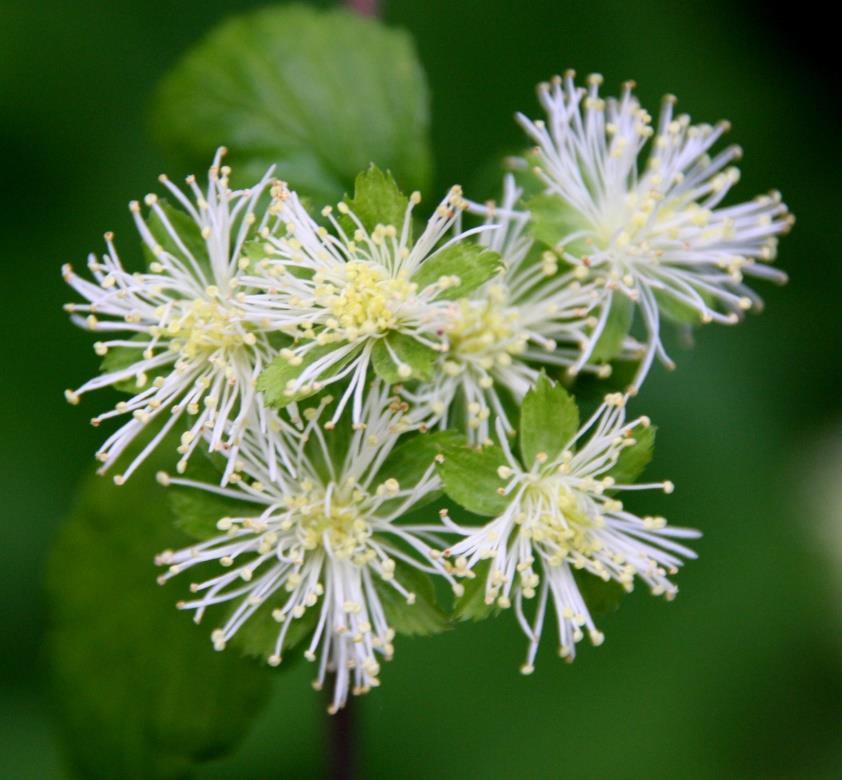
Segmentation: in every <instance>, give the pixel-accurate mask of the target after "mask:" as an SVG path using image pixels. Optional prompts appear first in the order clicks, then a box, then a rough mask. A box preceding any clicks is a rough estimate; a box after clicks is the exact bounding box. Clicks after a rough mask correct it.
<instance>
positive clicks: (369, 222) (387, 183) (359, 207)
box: [340, 163, 409, 237]
mask: <svg viewBox="0 0 842 780" xmlns="http://www.w3.org/2000/svg"><path fill="white" fill-rule="evenodd" d="M345 203H347V204H348V207H349V208H350V209H351V211H353V212H354V214H356V215H357V217H358V218H359V220H360V222H362V223H363V226H364V227H365V229H366V230H367V231H368V232H369V233H371V232H372V231H373V230H374V228H375V227H376V226H377V225H393V226H394V227H395V228H397V231H398V235H400V231H401V228H402V227H403V221H404V216H405V214H406V209H407V207H408V206H409V198H407V197H406V195H404V194H403V193H402V192H401V191H400V190H399V189H398V185H397V184H396V183H395V180H394V179H393V178H392V174H391V173H390V172H389V171H385V172H384V171H381V170H380V169H379V168H378V167H377V166H376V165H374V163H372V164H371V165H370V166H369V167H368V169H367V170H365V171H362V172H361V173H358V174H357V178H356V179H355V180H354V197H353V198H348V197H347V196H346V198H345ZM340 224H342V226H343V228H344V229H345V231H346V232H347V233H348V235H349V236H352V237H353V235H354V231H355V230H356V225H355V224H354V223H353V222H352V221H351V219H349V218H348V217H342V218H340Z"/></svg>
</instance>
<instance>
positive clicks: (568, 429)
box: [519, 374, 579, 468]
mask: <svg viewBox="0 0 842 780" xmlns="http://www.w3.org/2000/svg"><path fill="white" fill-rule="evenodd" d="M578 430H579V409H578V407H577V406H576V401H575V400H574V399H573V396H571V395H570V393H568V392H567V391H566V390H565V389H564V388H563V387H562V386H561V385H560V384H556V383H555V382H552V381H551V380H549V379H548V378H547V377H546V375H544V374H541V375H540V376H539V377H538V381H537V382H536V383H535V387H533V388H531V389H530V390H529V391H528V392H527V393H526V396H525V397H524V399H523V405H522V406H521V408H520V430H519V434H520V452H521V456H522V458H523V463H524V465H525V466H526V467H527V468H531V467H532V464H533V463H534V462H535V456H536V455H537V454H538V453H539V452H544V453H546V454H547V456H549V458H550V459H552V458H554V457H555V456H556V455H558V454H559V453H560V452H561V450H562V449H563V448H564V445H565V444H567V442H568V441H570V439H571V438H573V436H574V435H575V433H576V431H578Z"/></svg>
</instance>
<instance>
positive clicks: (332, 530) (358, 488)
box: [157, 388, 459, 712]
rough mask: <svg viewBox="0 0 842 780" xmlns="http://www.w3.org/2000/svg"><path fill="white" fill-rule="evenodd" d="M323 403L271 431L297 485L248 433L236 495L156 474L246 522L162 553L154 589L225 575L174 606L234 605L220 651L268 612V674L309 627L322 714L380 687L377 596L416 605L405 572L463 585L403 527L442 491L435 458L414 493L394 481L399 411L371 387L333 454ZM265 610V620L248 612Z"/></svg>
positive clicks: (386, 628) (424, 532)
mask: <svg viewBox="0 0 842 780" xmlns="http://www.w3.org/2000/svg"><path fill="white" fill-rule="evenodd" d="M330 403H332V399H330V398H325V399H323V400H322V402H321V403H320V404H319V406H318V407H315V408H311V409H310V410H309V411H307V412H305V417H306V418H307V422H306V423H305V424H304V426H303V427H302V429H301V430H300V431H298V432H294V431H290V430H287V431H285V432H284V433H282V434H279V436H280V435H282V436H284V437H286V438H287V439H288V441H287V442H284V443H281V442H278V443H277V445H278V446H283V447H286V448H289V449H290V450H291V451H293V452H294V466H295V472H296V475H297V476H296V477H294V478H293V477H291V476H289V475H288V474H286V473H285V472H281V473H279V474H278V475H277V477H276V478H273V477H272V476H271V475H270V474H269V472H268V469H267V466H266V461H265V455H264V453H263V448H262V447H260V446H258V445H257V444H256V443H255V441H254V440H255V439H256V438H257V437H256V436H252V435H251V434H250V433H247V434H246V437H245V438H244V441H243V446H242V448H241V451H240V457H239V461H240V463H239V464H238V466H239V470H238V472H237V479H236V488H223V487H218V486H213V485H206V484H202V483H197V482H194V481H192V480H186V479H181V478H174V477H170V476H169V475H168V474H161V475H159V480H160V481H161V482H162V483H164V484H167V485H170V484H174V485H182V486H189V487H195V488H199V489H202V490H207V491H211V492H215V493H217V494H222V495H225V496H228V497H231V498H236V499H240V500H242V501H243V513H244V516H241V517H225V518H222V519H220V520H219V522H218V523H217V527H218V528H219V530H220V531H222V532H223V533H222V534H221V535H219V536H217V537H215V538H212V539H209V540H208V541H204V542H201V543H199V544H196V545H195V546H193V547H190V548H188V549H184V550H181V551H178V552H173V551H167V552H164V553H162V554H161V555H160V556H158V559H157V562H158V563H159V564H161V565H166V566H168V567H169V569H168V571H167V573H166V574H164V575H163V576H162V577H161V578H160V581H161V582H162V583H163V582H164V581H166V580H168V579H169V578H170V577H173V576H175V575H176V574H178V573H180V572H182V571H183V570H185V569H187V568H191V567H193V566H196V565H198V564H204V563H210V562H212V563H217V564H219V565H220V566H221V567H223V569H224V571H223V573H222V574H219V575H216V576H213V577H211V578H210V579H208V580H205V581H204V582H200V583H196V584H193V585H192V586H191V590H192V591H193V592H194V593H196V594H197V596H196V598H195V599H194V600H191V601H188V602H182V603H180V604H179V606H180V607H181V608H182V609H188V610H193V611H194V613H195V619H196V621H197V622H198V621H199V620H201V618H202V616H203V614H204V613H205V611H206V610H207V608H208V607H210V606H212V605H214V604H220V603H225V602H233V604H234V605H235V606H234V608H233V609H232V610H231V611H230V613H229V616H228V618H227V620H226V621H225V622H224V624H223V625H222V626H221V627H219V628H217V629H215V630H214V631H213V633H212V635H211V639H212V641H213V644H214V647H215V648H216V649H217V650H222V649H223V648H224V647H225V645H226V643H227V642H228V641H229V640H230V639H231V638H232V637H233V636H234V635H235V634H236V633H237V632H238V631H239V630H240V629H241V628H242V627H243V626H244V624H245V623H246V622H247V621H249V620H250V619H254V620H260V619H261V617H265V613H267V612H268V611H269V610H271V617H272V618H273V619H274V620H275V621H277V623H278V627H277V633H276V635H275V640H274V641H273V642H271V644H270V645H269V646H267V647H266V649H265V652H266V657H267V660H268V662H269V664H270V665H273V666H276V665H278V664H279V663H281V659H282V656H283V653H284V650H285V647H286V646H287V644H288V637H289V632H290V631H291V630H293V629H294V627H295V626H296V625H297V624H298V623H299V621H305V620H308V619H309V621H310V622H309V623H308V624H307V625H308V632H309V637H310V639H309V644H308V646H307V649H306V650H305V653H304V655H305V657H306V658H307V659H308V660H310V661H314V662H315V661H317V662H318V675H317V679H316V683H315V685H316V687H317V688H320V687H321V686H322V685H323V683H324V681H325V677H326V674H327V672H328V671H332V672H333V673H334V674H335V685H334V691H333V697H332V703H331V707H330V710H331V711H334V712H335V711H336V710H337V709H338V708H339V707H341V706H343V705H344V703H345V701H346V699H347V696H348V692H349V690H351V691H352V692H353V693H364V692H366V691H368V690H369V689H370V688H372V687H374V686H376V685H378V684H379V670H380V665H379V661H378V657H380V658H383V659H386V660H389V659H391V657H392V653H393V639H394V636H395V631H394V629H393V627H392V626H391V625H390V622H389V618H388V617H387V611H388V610H387V608H386V607H385V606H384V598H383V597H382V596H381V594H382V593H383V591H384V590H385V591H388V592H390V593H394V594H397V597H398V598H399V599H403V600H405V602H406V609H412V606H411V605H413V604H414V602H415V598H416V596H415V594H414V593H413V592H412V590H411V585H410V584H409V583H408V582H407V580H406V579H405V573H406V571H407V570H408V569H415V570H418V571H421V572H424V573H428V574H437V575H441V576H444V577H445V578H446V579H448V581H450V582H451V584H452V585H453V587H454V588H456V590H459V585H458V583H456V582H455V581H454V580H453V579H452V577H451V575H450V574H449V573H447V572H446V570H445V568H446V567H445V566H444V564H443V562H442V561H441V560H439V559H438V558H437V557H436V556H435V554H434V553H433V552H432V550H431V547H430V545H431V543H432V544H435V545H436V547H438V546H439V545H440V542H438V541H437V539H436V537H435V536H434V535H431V528H430V526H427V525H418V524H412V523H400V522H399V520H400V518H401V517H402V516H403V515H404V514H405V513H406V512H407V511H408V510H409V509H410V508H411V507H413V506H414V505H416V504H417V503H418V502H419V501H421V500H422V499H424V498H425V497H427V496H429V495H430V494H431V493H433V492H434V491H436V490H438V489H439V482H438V478H437V477H436V474H435V470H434V463H433V459H432V456H431V458H430V464H429V467H428V468H426V470H425V471H424V472H423V473H422V474H421V476H420V478H419V479H417V480H416V481H415V482H414V484H402V483H400V482H399V481H398V480H397V479H396V478H395V477H394V476H390V473H391V472H390V466H389V461H388V458H389V455H390V454H391V453H392V451H393V448H394V446H395V444H396V443H397V441H398V439H399V436H400V435H401V434H402V433H404V432H405V431H407V430H409V429H410V428H411V426H410V425H409V423H408V421H407V419H406V415H405V411H406V406H405V404H403V403H401V402H399V401H396V400H395V399H391V400H390V399H388V398H387V396H386V394H385V391H384V390H383V389H382V388H381V389H375V390H372V391H371V392H370V393H369V394H368V395H367V399H366V402H365V405H364V407H363V414H364V420H365V423H364V424H363V425H358V426H355V428H354V430H353V432H352V434H351V436H350V442H349V444H348V447H347V451H345V452H344V453H340V451H339V445H338V443H337V442H336V441H334V440H330V441H328V440H327V439H326V434H324V433H323V431H322V429H321V426H320V425H319V417H320V416H321V415H322V414H323V413H324V410H325V409H326V407H327V406H328V405H329V404H330ZM413 444H414V443H413ZM384 464H385V465H384ZM394 598H395V597H394V596H392V597H391V600H394ZM261 607H264V610H263V613H264V614H262V615H261V614H257V615H256V614H255V613H257V612H258V610H260V609H261Z"/></svg>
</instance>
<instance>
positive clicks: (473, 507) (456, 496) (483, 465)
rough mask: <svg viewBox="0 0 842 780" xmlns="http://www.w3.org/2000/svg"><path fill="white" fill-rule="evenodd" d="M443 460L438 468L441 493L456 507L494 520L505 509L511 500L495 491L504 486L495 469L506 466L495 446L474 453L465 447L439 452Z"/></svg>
mask: <svg viewBox="0 0 842 780" xmlns="http://www.w3.org/2000/svg"><path fill="white" fill-rule="evenodd" d="M442 454H443V456H444V460H443V461H442V462H441V463H439V464H437V468H438V472H439V476H440V477H441V480H442V483H443V484H444V492H445V493H447V495H448V496H450V497H451V498H452V499H453V500H454V501H455V502H456V503H457V504H459V505H460V506H462V507H464V508H465V509H467V510H468V511H469V512H473V513H474V514H477V515H482V516H483V517H495V516H497V515H499V514H500V513H501V512H503V511H504V510H505V508H506V507H507V506H508V504H509V501H510V497H509V496H501V495H500V494H499V493H498V492H497V490H498V489H500V488H503V487H504V486H505V484H506V483H505V481H504V480H502V479H500V477H499V476H498V474H497V469H498V468H499V467H500V466H503V465H506V463H507V461H506V457H505V455H504V454H503V450H502V449H500V447H498V446H497V445H492V446H490V447H484V448H482V449H475V448H473V447H469V446H467V445H465V444H459V445H457V446H453V445H452V444H448V445H447V446H444V447H443V448H442Z"/></svg>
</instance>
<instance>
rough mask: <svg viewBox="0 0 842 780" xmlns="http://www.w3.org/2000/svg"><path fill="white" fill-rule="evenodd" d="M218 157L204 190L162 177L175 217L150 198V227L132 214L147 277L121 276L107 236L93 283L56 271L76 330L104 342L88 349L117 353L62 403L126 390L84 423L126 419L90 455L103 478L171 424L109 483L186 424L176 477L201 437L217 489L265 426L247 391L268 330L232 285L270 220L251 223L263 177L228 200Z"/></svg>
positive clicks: (93, 260)
mask: <svg viewBox="0 0 842 780" xmlns="http://www.w3.org/2000/svg"><path fill="white" fill-rule="evenodd" d="M224 154H225V150H224V149H220V150H219V151H218V152H217V155H216V157H215V159H214V161H213V165H212V167H211V168H210V172H209V176H208V186H207V190H205V191H203V190H201V189H200V188H199V186H198V184H197V182H196V180H195V177H193V176H190V177H188V178H187V185H188V189H189V193H188V194H185V193H184V192H182V191H181V190H180V189H179V188H178V187H176V186H175V185H174V184H173V183H172V182H171V181H170V180H169V179H167V177H166V176H161V177H160V181H161V183H162V184H163V185H164V186H165V187H166V189H167V191H168V192H169V193H170V195H171V196H172V197H173V200H174V205H176V206H177V207H178V208H180V209H183V211H182V212H181V213H180V217H181V218H176V215H175V213H174V210H173V209H172V208H171V207H169V206H166V204H162V202H161V201H160V200H159V199H158V197H157V196H156V195H147V196H146V198H145V203H146V205H147V206H148V207H149V209H150V218H149V220H147V219H146V218H144V216H143V215H142V213H141V206H140V204H139V203H138V202H137V201H133V202H132V203H131V204H130V210H131V213H132V215H133V217H134V222H135V224H136V226H137V230H138V232H139V233H140V236H141V238H142V240H143V243H144V244H145V246H146V247H147V248H148V250H149V252H150V253H151V255H152V256H153V258H154V259H153V260H152V262H150V263H149V266H148V268H147V269H146V270H145V271H143V272H138V273H133V272H130V271H128V270H127V269H126V268H125V267H124V266H123V264H122V262H121V261H120V258H119V257H118V255H117V252H116V250H115V248H114V243H113V235H112V234H110V233H107V234H106V236H105V240H106V246H107V249H108V251H107V253H106V254H105V255H104V256H102V257H101V258H97V257H96V255H93V254H91V256H90V257H89V260H88V267H89V269H90V272H91V275H92V276H93V281H88V280H86V279H84V278H82V277H80V276H77V275H76V274H75V273H74V272H73V270H72V268H71V267H70V266H69V265H67V266H65V267H64V269H63V273H64V278H65V279H66V281H67V282H68V283H69V284H70V285H71V287H73V289H74V290H76V292H78V293H79V294H80V295H81V296H82V297H83V298H85V299H86V300H87V303H83V304H80V303H73V304H68V305H67V306H66V307H65V308H66V309H67V310H68V311H70V312H72V315H73V320H74V322H76V323H77V324H78V325H81V326H82V327H85V328H88V329H90V330H93V331H97V332H100V333H103V334H106V335H105V340H103V341H100V342H97V344H96V345H95V349H96V352H97V354H98V355H108V354H109V353H110V352H113V351H115V350H121V352H122V355H121V359H120V360H118V361H114V363H115V365H114V367H113V368H111V369H109V370H106V371H105V372H104V373H103V374H101V375H100V376H98V377H95V378H94V379H91V380H89V381H88V382H85V383H84V384H83V385H82V386H81V387H79V388H77V389H76V390H68V391H66V397H67V399H68V400H69V401H70V402H71V403H74V404H75V403H78V402H79V398H80V396H81V395H82V394H83V393H86V392H88V391H90V390H96V389H99V388H103V387H108V386H114V385H120V384H128V385H133V386H134V394H133V395H132V397H131V398H129V399H128V400H125V401H121V402H119V403H118V404H117V405H116V407H115V408H114V409H113V410H111V411H108V412H105V413H104V414H100V415H99V416H97V417H95V418H94V419H93V420H92V422H93V424H94V425H98V424H99V423H100V422H102V421H104V420H107V419H109V418H111V417H122V416H129V417H130V419H129V420H128V422H125V423H124V424H123V425H122V426H121V427H120V428H119V429H118V430H117V431H116V432H115V433H113V434H112V435H111V436H110V437H109V438H108V439H107V440H106V441H105V443H104V444H103V445H102V447H101V448H100V450H99V452H98V453H97V457H98V458H99V460H101V461H102V464H103V465H102V468H101V471H105V470H106V469H107V468H108V467H109V466H111V465H112V464H113V463H114V461H115V460H117V458H118V457H119V456H120V454H121V453H122V452H123V451H124V450H125V449H126V447H128V446H129V445H130V444H131V443H132V441H133V440H134V439H135V438H136V437H137V436H138V435H139V434H140V433H141V432H142V431H143V430H144V429H145V428H146V426H147V425H148V424H149V423H151V422H152V421H153V420H155V419H156V418H157V417H159V416H161V415H166V414H169V419H167V420H166V422H165V423H164V424H163V425H162V426H161V427H160V429H159V430H158V432H157V433H156V434H155V436H154V437H153V438H152V439H151V440H150V441H149V443H148V444H147V445H146V446H145V447H144V448H143V450H142V452H141V453H140V454H139V455H138V456H137V457H136V458H135V459H134V460H133V461H132V463H131V464H130V465H129V466H128V467H127V468H126V469H125V471H124V472H123V474H120V475H118V476H116V477H115V481H116V482H117V483H118V484H119V483H121V482H122V481H124V480H125V479H126V478H128V477H129V476H130V475H131V473H132V472H133V471H134V470H135V469H136V468H137V467H138V466H139V465H140V463H141V462H142V461H143V460H144V458H145V457H146V456H147V455H148V454H149V452H150V451H151V450H152V449H153V448H154V447H155V446H156V445H157V444H158V443H159V442H160V441H161V440H162V439H163V438H164V436H166V434H167V433H168V432H169V431H170V430H171V429H172V428H173V427H174V426H175V425H176V424H177V423H178V422H179V421H180V420H182V419H183V418H184V417H185V415H186V417H187V419H188V420H189V422H188V423H187V424H186V425H185V427H186V428H187V430H186V431H185V432H184V433H183V434H182V437H181V445H180V447H179V452H180V453H181V460H180V463H179V469H180V470H183V469H184V468H185V467H186V464H187V459H188V458H189V457H190V455H191V454H192V452H193V451H194V449H195V447H196V446H197V445H198V443H199V442H200V441H201V440H202V439H204V438H206V439H207V443H208V444H209V446H210V448H211V449H212V450H217V451H221V452H223V453H225V454H226V455H229V456H230V457H231V460H230V463H231V465H230V467H229V469H228V470H227V471H226V472H225V479H227V477H228V476H229V475H230V473H231V468H233V461H234V458H235V456H236V452H237V448H238V446H239V439H240V438H241V436H242V433H243V430H244V429H245V427H246V425H247V424H256V425H258V426H259V427H263V428H265V427H266V425H267V418H266V413H265V412H262V411H261V410H260V407H259V406H258V405H257V404H256V403H255V380H256V378H257V376H258V374H259V373H260V371H261V370H262V368H263V367H264V366H265V365H266V363H267V361H269V360H271V358H272V355H273V350H272V349H271V347H270V345H269V342H268V337H267V334H266V328H265V327H263V326H262V325H261V323H258V322H255V321H252V320H249V319H248V317H247V316H246V313H245V310H244V309H243V307H242V306H241V303H240V301H241V299H242V296H243V292H242V290H241V289H240V281H239V275H240V273H241V271H242V269H243V267H244V265H245V263H246V262H247V260H245V259H244V258H243V257H242V250H243V246H244V244H245V242H246V241H247V240H249V239H250V238H254V237H256V235H257V232H258V231H259V230H260V228H262V227H264V226H265V225H266V222H267V219H268V218H269V215H268V214H264V216H263V218H262V219H258V218H257V216H256V212H257V209H258V203H259V200H260V198H261V195H262V194H263V193H264V191H266V190H267V188H268V185H269V182H270V178H269V177H270V174H269V173H267V174H266V176H265V177H264V178H263V179H262V180H261V181H259V182H258V183H257V184H256V185H255V186H254V187H252V188H250V189H245V190H232V189H231V188H230V186H229V175H230V169H229V168H228V167H227V166H222V165H221V160H222V157H223V155H224ZM188 195H190V196H192V199H191V197H189V196H188ZM153 220H154V227H155V230H156V231H157V232H154V233H153V229H152V228H151V226H152V224H153V222H152V221H153ZM185 223H187V224H186V225H185ZM162 244H164V245H162ZM114 336H116V338H115V337H114ZM205 434H207V436H205Z"/></svg>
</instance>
